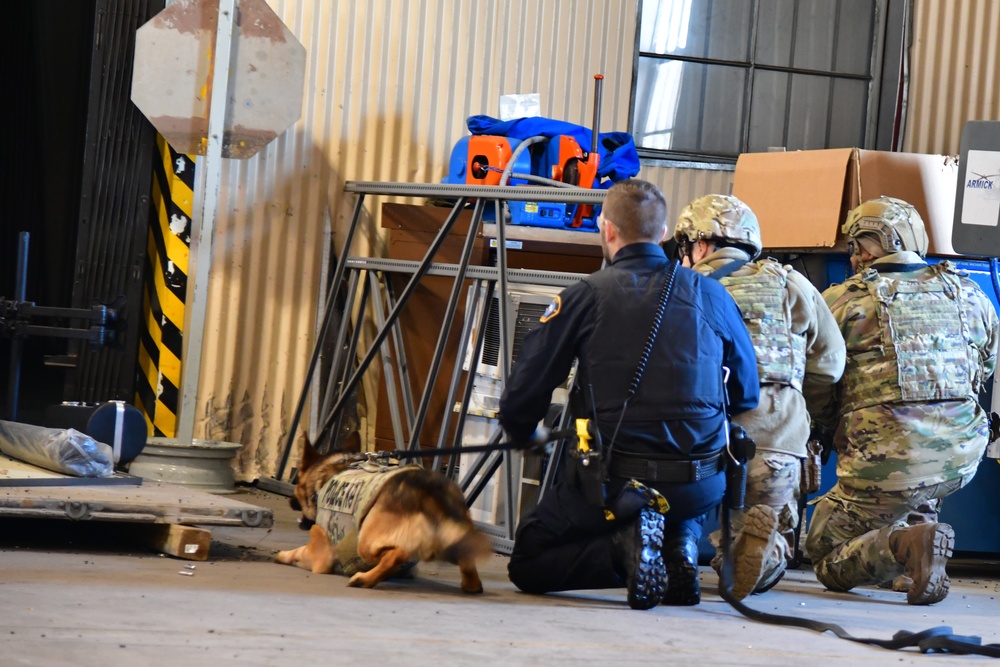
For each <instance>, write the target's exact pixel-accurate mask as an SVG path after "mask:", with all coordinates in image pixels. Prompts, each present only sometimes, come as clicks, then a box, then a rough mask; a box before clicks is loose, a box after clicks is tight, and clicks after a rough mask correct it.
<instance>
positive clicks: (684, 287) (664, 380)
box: [581, 266, 723, 423]
mask: <svg viewBox="0 0 1000 667" xmlns="http://www.w3.org/2000/svg"><path fill="white" fill-rule="evenodd" d="M664 276H665V272H653V273H651V274H636V273H632V272H631V271H626V270H623V269H616V268H615V267H614V266H612V267H609V268H607V269H604V270H603V271H598V272H597V273H594V274H591V275H590V276H587V278H585V280H586V281H587V282H588V283H590V284H591V285H592V286H593V287H594V294H595V297H596V301H597V305H596V308H595V310H596V312H595V313H594V315H593V320H594V331H593V333H592V335H591V336H590V339H589V343H588V347H587V349H586V350H585V351H584V354H582V355H581V363H582V364H583V368H582V369H581V375H582V377H583V380H584V382H585V383H588V384H590V385H591V386H592V388H593V392H594V400H595V403H596V406H597V413H598V417H599V418H601V419H602V420H608V421H609V422H610V423H614V422H615V421H617V420H618V418H619V415H620V414H621V409H622V404H623V402H624V401H625V398H626V396H627V394H628V389H629V385H630V384H631V382H632V380H633V378H634V377H635V372H636V368H637V366H638V364H639V360H640V357H641V355H642V351H643V347H644V345H646V344H647V341H648V339H649V333H650V330H651V328H652V324H653V316H654V314H655V313H656V310H657V305H658V303H659V299H660V292H661V289H662V285H663V279H664ZM697 280H703V278H702V277H701V276H699V275H698V274H696V273H694V272H691V271H687V270H682V269H678V270H677V272H676V274H675V278H674V286H673V291H672V295H671V297H670V301H669V302H668V304H667V307H666V310H665V312H664V315H663V319H662V323H661V325H660V330H659V333H658V335H657V337H656V340H655V341H653V343H652V348H651V350H650V354H649V357H648V361H647V363H646V364H645V368H644V370H643V372H642V380H641V381H640V383H639V386H638V392H637V393H636V395H635V396H634V397H632V398H631V399H630V400H629V404H628V410H627V411H626V413H625V416H624V420H625V421H660V420H669V419H697V418H707V417H713V416H716V415H718V414H719V413H720V411H721V410H722V399H723V396H722V364H723V350H722V341H721V339H720V338H719V336H718V334H717V333H716V332H715V331H714V330H713V329H712V328H711V326H710V325H709V323H708V321H707V320H706V319H705V316H704V315H703V314H702V312H701V311H702V309H704V306H703V305H702V304H701V292H700V290H699V288H698V285H697V282H696V281H697Z"/></svg>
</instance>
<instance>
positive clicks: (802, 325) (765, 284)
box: [674, 195, 845, 598]
mask: <svg viewBox="0 0 1000 667" xmlns="http://www.w3.org/2000/svg"><path fill="white" fill-rule="evenodd" d="M674 239H675V240H676V241H677V242H678V244H679V247H680V249H681V253H682V254H683V255H684V261H685V265H686V266H691V267H692V268H693V269H694V270H695V271H698V272H699V273H702V274H704V275H706V276H709V277H712V278H716V279H718V280H720V282H721V283H722V284H723V285H724V286H725V287H726V289H727V290H728V291H729V293H730V295H731V296H732V297H733V298H734V300H735V301H736V303H737V304H738V305H739V306H740V310H741V311H742V313H743V321H744V324H745V325H746V327H747V330H748V332H749V333H750V338H751V340H752V341H753V344H754V350H755V352H756V354H757V372H758V375H759V378H760V385H761V387H760V403H759V404H758V406H757V408H755V409H753V410H750V411H748V412H745V413H743V414H741V415H739V416H738V417H736V418H735V419H734V421H735V422H736V423H738V424H739V425H740V426H742V427H743V428H744V429H745V430H746V432H747V434H748V435H749V436H750V437H752V438H753V439H754V440H755V441H756V443H757V455H756V456H755V457H754V458H753V459H751V460H750V462H749V466H748V470H747V489H746V508H747V509H746V510H744V511H734V512H733V514H732V521H733V535H734V536H735V541H734V543H733V554H734V573H733V574H734V582H733V594H734V595H735V596H736V597H738V598H743V597H745V596H747V595H749V594H750V593H753V592H763V591H765V590H767V589H768V588H770V587H771V586H773V585H774V584H775V583H777V581H778V580H779V579H780V578H781V577H782V576H783V575H784V572H785V566H786V564H787V561H788V559H789V558H790V557H791V556H792V549H793V545H794V539H795V531H796V529H797V527H798V523H799V496H800V493H801V492H800V483H801V471H802V465H803V461H804V459H805V456H806V444H807V441H808V440H809V432H810V429H809V423H810V419H809V410H810V409H811V408H812V406H813V404H815V403H816V402H817V401H818V400H819V399H818V398H817V397H822V396H825V395H827V394H829V392H830V389H831V388H832V386H833V384H834V383H835V382H836V381H837V380H838V379H839V378H840V375H841V373H842V372H843V370H844V354H845V352H844V341H843V338H841V335H840V331H839V330H838V327H837V323H836V322H835V321H834V320H833V317H832V316H831V315H830V311H829V309H827V307H826V304H825V303H824V302H823V297H822V296H821V295H820V293H819V291H818V290H817V289H816V288H815V287H814V286H813V285H812V283H810V282H809V281H808V280H807V279H806V278H805V277H804V276H803V275H802V274H800V273H799V272H797V271H795V270H794V269H792V268H791V267H789V266H782V265H781V264H780V263H778V262H777V261H775V260H773V259H761V260H758V259H757V258H758V257H759V256H760V253H761V248H762V243H761V235H760V226H759V224H758V222H757V217H756V216H755V215H754V213H753V211H751V210H750V208H749V207H748V206H747V205H746V204H744V203H743V202H742V201H740V200H739V199H737V198H736V197H731V196H726V195H706V196H704V197H701V198H699V199H696V200H694V201H693V202H691V203H690V204H688V206H687V207H685V208H684V210H683V211H682V212H681V214H680V218H679V219H678V221H677V226H676V228H675V230H674ZM710 539H711V541H712V543H713V544H714V545H715V547H716V550H717V556H716V558H715V559H714V560H713V562H712V565H713V566H714V567H715V568H716V570H719V569H720V567H721V541H722V535H721V531H716V532H714V533H713V534H712V535H711V536H710ZM695 554H697V552H695Z"/></svg>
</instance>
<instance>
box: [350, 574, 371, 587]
mask: <svg viewBox="0 0 1000 667" xmlns="http://www.w3.org/2000/svg"><path fill="white" fill-rule="evenodd" d="M347 585H348V586H350V587H351V588H372V587H373V586H374V585H375V584H373V583H371V582H370V581H369V580H368V578H367V577H365V576H364V573H363V572H358V573H357V574H355V575H353V576H352V577H351V578H350V579H348V580H347Z"/></svg>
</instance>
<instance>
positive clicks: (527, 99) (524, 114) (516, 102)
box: [500, 93, 542, 120]
mask: <svg viewBox="0 0 1000 667" xmlns="http://www.w3.org/2000/svg"><path fill="white" fill-rule="evenodd" d="M541 115H542V98H541V96H540V95H539V94H538V93H524V94H522V95H501V96H500V120H514V119H515V118H531V117H534V116H541Z"/></svg>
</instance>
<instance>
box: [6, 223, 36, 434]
mask: <svg viewBox="0 0 1000 667" xmlns="http://www.w3.org/2000/svg"><path fill="white" fill-rule="evenodd" d="M30 240H31V235H30V234H29V233H28V232H21V233H20V234H18V235H17V275H16V276H15V283H14V302H15V303H17V304H18V305H19V306H20V304H23V303H24V300H25V297H26V295H27V293H28V245H29V244H28V242H29V241H30ZM23 352H24V341H23V340H21V339H20V338H17V337H14V338H13V339H12V340H11V341H10V368H9V370H8V375H7V419H9V420H11V421H17V407H18V405H17V404H18V401H19V400H20V396H19V394H20V387H21V354H22V353H23Z"/></svg>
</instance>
